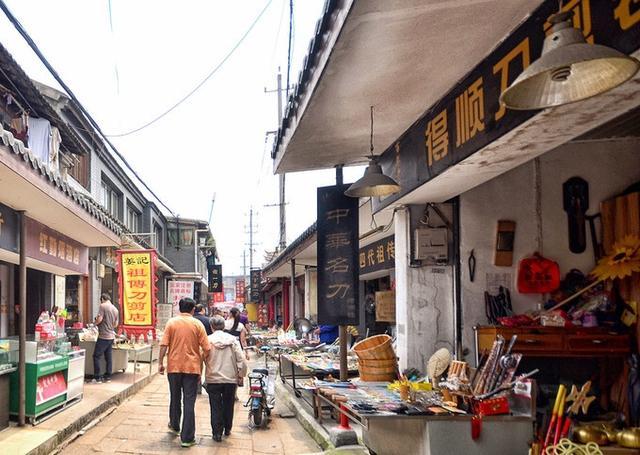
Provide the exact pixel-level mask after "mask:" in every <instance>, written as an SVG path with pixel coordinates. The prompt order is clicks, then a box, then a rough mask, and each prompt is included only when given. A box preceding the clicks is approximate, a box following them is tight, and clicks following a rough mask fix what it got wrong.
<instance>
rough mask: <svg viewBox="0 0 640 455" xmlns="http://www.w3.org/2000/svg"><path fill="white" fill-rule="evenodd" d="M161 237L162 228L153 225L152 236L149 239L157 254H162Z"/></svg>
mask: <svg viewBox="0 0 640 455" xmlns="http://www.w3.org/2000/svg"><path fill="white" fill-rule="evenodd" d="M162 240H163V237H162V228H161V227H160V226H158V225H157V224H155V223H154V224H153V236H152V237H151V245H152V246H153V247H154V248H155V249H156V250H158V253H162V250H163V242H162Z"/></svg>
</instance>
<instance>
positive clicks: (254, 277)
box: [249, 269, 262, 303]
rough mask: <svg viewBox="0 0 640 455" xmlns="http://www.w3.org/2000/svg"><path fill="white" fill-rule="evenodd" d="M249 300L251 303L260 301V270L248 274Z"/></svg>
mask: <svg viewBox="0 0 640 455" xmlns="http://www.w3.org/2000/svg"><path fill="white" fill-rule="evenodd" d="M249 280H250V285H251V298H250V300H251V301H252V302H253V303H258V302H259V301H260V282H261V281H262V270H260V269H254V270H252V271H251V272H250V278H249Z"/></svg>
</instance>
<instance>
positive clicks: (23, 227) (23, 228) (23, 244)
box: [18, 211, 27, 427]
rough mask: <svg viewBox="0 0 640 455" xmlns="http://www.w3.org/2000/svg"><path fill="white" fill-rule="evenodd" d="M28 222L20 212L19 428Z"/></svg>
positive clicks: (21, 421)
mask: <svg viewBox="0 0 640 455" xmlns="http://www.w3.org/2000/svg"><path fill="white" fill-rule="evenodd" d="M26 239H27V220H26V215H25V212H24V211H21V212H20V265H19V267H18V295H19V304H20V305H19V307H18V308H20V320H19V322H20V324H19V332H18V333H19V335H20V339H19V342H18V344H19V348H20V352H19V353H18V426H20V427H23V426H24V424H25V391H26V379H27V376H26V373H27V368H26V367H27V364H26V357H25V355H26V352H25V350H26V348H27V343H26V340H27V241H26Z"/></svg>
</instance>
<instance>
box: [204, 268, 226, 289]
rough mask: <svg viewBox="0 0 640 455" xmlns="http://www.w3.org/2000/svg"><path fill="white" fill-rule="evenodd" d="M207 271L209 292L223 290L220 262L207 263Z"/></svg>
mask: <svg viewBox="0 0 640 455" xmlns="http://www.w3.org/2000/svg"><path fill="white" fill-rule="evenodd" d="M207 269H208V271H209V292H223V289H222V264H211V265H207Z"/></svg>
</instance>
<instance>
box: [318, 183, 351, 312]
mask: <svg viewBox="0 0 640 455" xmlns="http://www.w3.org/2000/svg"><path fill="white" fill-rule="evenodd" d="M346 189H347V186H344V185H343V186H330V187H324V188H318V222H317V225H318V322H319V323H320V324H329V325H356V324H358V323H359V311H358V265H359V264H358V199H357V198H350V197H348V196H345V195H344V191H345V190H346Z"/></svg>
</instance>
